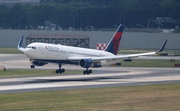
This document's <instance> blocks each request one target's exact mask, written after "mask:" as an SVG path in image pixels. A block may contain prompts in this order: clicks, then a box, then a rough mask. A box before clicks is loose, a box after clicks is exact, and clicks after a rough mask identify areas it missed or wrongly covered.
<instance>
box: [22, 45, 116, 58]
mask: <svg viewBox="0 0 180 111" xmlns="http://www.w3.org/2000/svg"><path fill="white" fill-rule="evenodd" d="M24 53H25V55H26V56H27V57H29V58H30V59H32V60H33V59H38V60H67V58H68V57H104V56H115V55H114V54H112V53H109V52H106V51H102V50H96V49H87V48H79V47H71V46H64V45H56V44H47V43H32V44H29V45H28V46H27V47H26V48H25V50H24Z"/></svg>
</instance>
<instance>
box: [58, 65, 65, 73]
mask: <svg viewBox="0 0 180 111" xmlns="http://www.w3.org/2000/svg"><path fill="white" fill-rule="evenodd" d="M61 66H62V65H61V64H59V69H57V70H56V74H58V73H60V74H62V73H64V72H65V69H61Z"/></svg>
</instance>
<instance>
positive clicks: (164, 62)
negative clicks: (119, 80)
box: [121, 60, 180, 67]
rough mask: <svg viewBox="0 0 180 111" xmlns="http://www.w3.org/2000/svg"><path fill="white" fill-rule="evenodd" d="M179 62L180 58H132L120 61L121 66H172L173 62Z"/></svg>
mask: <svg viewBox="0 0 180 111" xmlns="http://www.w3.org/2000/svg"><path fill="white" fill-rule="evenodd" d="M176 63H178V64H180V60H176V61H170V60H132V62H124V61H121V66H122V67H174V64H176Z"/></svg>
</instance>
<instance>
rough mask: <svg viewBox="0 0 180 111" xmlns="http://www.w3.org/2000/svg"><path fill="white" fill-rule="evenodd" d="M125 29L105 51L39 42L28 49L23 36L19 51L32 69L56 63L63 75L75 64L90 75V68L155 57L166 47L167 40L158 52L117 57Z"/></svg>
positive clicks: (111, 41) (28, 46)
mask: <svg viewBox="0 0 180 111" xmlns="http://www.w3.org/2000/svg"><path fill="white" fill-rule="evenodd" d="M124 28H125V26H124V25H120V26H119V27H118V29H117V30H116V32H115V34H114V35H113V37H112V38H111V40H110V42H109V44H108V46H107V47H106V49H105V50H96V49H89V48H80V47H73V46H65V45H56V44H48V43H39V42H35V43H31V44H29V45H27V47H26V48H23V47H22V42H23V36H22V37H21V38H20V40H19V43H18V50H20V51H22V52H24V54H25V55H26V56H27V57H28V58H30V61H31V63H32V65H31V66H30V67H31V68H35V66H43V65H45V64H48V63H56V64H58V65H59V69H57V70H56V73H60V74H61V73H63V72H65V69H63V68H62V65H63V64H74V65H79V66H81V67H83V68H86V70H84V71H83V74H90V73H92V70H90V69H89V68H90V67H92V66H96V67H101V66H103V65H106V64H114V63H116V62H118V61H119V60H121V59H130V58H134V57H138V56H146V55H154V54H157V53H158V52H161V51H163V49H164V47H165V45H166V42H167V40H166V41H165V42H164V43H163V45H162V46H161V48H160V49H159V50H158V51H156V52H148V53H140V54H128V55H117V52H118V48H119V45H120V42H121V38H122V34H123V30H124Z"/></svg>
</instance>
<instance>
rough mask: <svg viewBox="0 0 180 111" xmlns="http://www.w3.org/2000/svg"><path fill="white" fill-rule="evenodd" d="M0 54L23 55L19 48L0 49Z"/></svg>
mask: <svg viewBox="0 0 180 111" xmlns="http://www.w3.org/2000/svg"><path fill="white" fill-rule="evenodd" d="M0 54H23V53H22V52H21V51H19V50H18V49H17V48H0Z"/></svg>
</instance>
